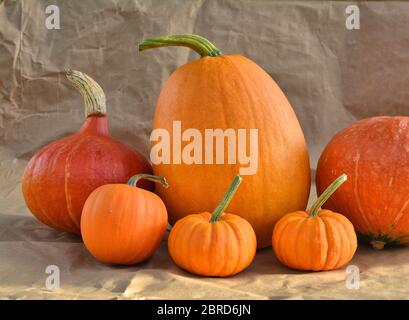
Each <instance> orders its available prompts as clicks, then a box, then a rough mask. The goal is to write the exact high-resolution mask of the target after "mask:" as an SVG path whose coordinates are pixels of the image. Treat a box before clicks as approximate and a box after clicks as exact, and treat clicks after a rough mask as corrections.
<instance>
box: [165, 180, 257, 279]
mask: <svg viewBox="0 0 409 320" xmlns="http://www.w3.org/2000/svg"><path fill="white" fill-rule="evenodd" d="M240 182H241V178H240V176H237V177H236V178H235V179H234V180H233V182H232V184H231V186H230V188H229V189H228V190H227V192H226V194H225V195H224V197H223V199H222V200H221V202H220V203H219V205H218V206H217V207H216V209H215V210H214V211H213V213H210V212H203V213H199V214H192V215H188V216H186V217H184V218H182V219H180V220H178V221H177V222H176V224H175V225H174V226H173V228H172V229H171V231H170V234H169V238H168V249H169V254H170V256H171V257H172V259H173V261H174V262H175V263H176V264H177V265H178V266H179V267H181V268H182V269H184V270H187V271H189V272H191V273H194V274H198V275H203V276H212V277H226V276H232V275H234V274H237V273H239V272H241V271H242V270H244V269H245V268H247V267H248V266H249V265H250V263H251V262H252V261H253V259H254V256H255V254H256V248H257V240H256V235H255V233H254V230H253V228H252V227H251V225H250V223H248V222H247V221H246V220H245V219H243V218H241V217H239V216H238V215H235V214H229V213H224V210H225V209H226V208H227V206H228V204H229V202H230V200H231V199H232V197H233V195H234V193H235V192H236V190H237V188H238V186H239V184H240ZM181 201H182V202H183V200H181Z"/></svg>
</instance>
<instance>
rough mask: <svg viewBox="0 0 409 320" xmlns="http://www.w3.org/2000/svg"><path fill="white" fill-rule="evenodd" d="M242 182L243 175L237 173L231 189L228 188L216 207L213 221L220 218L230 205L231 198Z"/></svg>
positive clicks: (211, 219)
mask: <svg viewBox="0 0 409 320" xmlns="http://www.w3.org/2000/svg"><path fill="white" fill-rule="evenodd" d="M240 183H241V177H240V176H238V175H237V176H236V177H235V178H234V180H233V182H232V183H231V185H230V187H229V189H227V191H226V193H225V194H224V196H223V198H222V200H221V201H220V203H219V204H218V206H217V207H216V209H214V211H213V213H212V216H211V218H210V222H211V223H213V222H216V221H219V220H220V218H221V216H222V214H223V212H224V210H225V209H226V208H227V206H228V205H229V203H230V201H231V199H232V198H233V196H234V194H235V193H236V191H237V189H238V187H239V185H240Z"/></svg>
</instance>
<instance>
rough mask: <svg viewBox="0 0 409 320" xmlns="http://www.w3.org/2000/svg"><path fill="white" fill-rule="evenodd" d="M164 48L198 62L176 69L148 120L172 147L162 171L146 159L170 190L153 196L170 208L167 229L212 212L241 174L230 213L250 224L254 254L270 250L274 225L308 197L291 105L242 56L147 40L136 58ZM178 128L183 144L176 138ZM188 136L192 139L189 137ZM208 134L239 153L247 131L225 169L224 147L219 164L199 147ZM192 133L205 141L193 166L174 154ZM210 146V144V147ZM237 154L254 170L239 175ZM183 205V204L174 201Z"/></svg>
mask: <svg viewBox="0 0 409 320" xmlns="http://www.w3.org/2000/svg"><path fill="white" fill-rule="evenodd" d="M163 46H186V47H190V48H191V49H193V50H195V51H196V52H198V53H199V54H200V55H201V58H200V59H198V60H194V61H192V62H189V63H187V64H185V65H183V66H182V67H180V68H178V69H177V70H176V71H175V72H174V73H173V74H172V75H171V76H170V78H169V79H168V80H167V81H166V82H165V84H164V86H163V88H162V91H161V93H160V96H159V99H158V102H157V106H156V112H155V116H154V123H153V128H154V130H155V129H164V130H166V131H167V132H168V133H169V134H170V141H171V144H172V148H170V150H169V154H170V155H169V159H170V161H169V162H168V163H166V161H157V160H158V157H157V156H156V153H152V152H151V160H152V162H153V170H154V173H155V174H156V175H162V176H166V178H167V179H168V181H169V184H170V186H171V187H170V188H169V189H167V190H166V189H164V188H161V187H159V188H158V189H157V192H158V194H159V195H160V196H161V198H162V199H163V200H164V202H165V204H166V206H167V208H168V212H169V220H170V223H171V224H174V223H175V222H176V221H177V220H179V219H181V218H183V217H184V216H186V215H189V214H193V213H197V212H201V211H202V210H207V211H209V210H212V208H214V207H215V206H216V205H217V203H218V201H219V195H220V194H221V193H223V190H224V188H225V187H226V186H227V185H228V184H229V182H230V177H231V176H233V175H236V174H238V173H239V174H241V175H242V176H244V175H246V183H245V184H244V185H243V186H242V188H240V190H239V191H238V193H237V195H236V197H235V198H234V199H233V201H232V203H231V205H230V212H232V213H235V214H239V215H241V216H242V217H243V218H245V219H246V220H247V221H249V222H250V223H251V224H252V226H253V228H254V230H255V232H256V234H257V243H258V246H259V247H266V246H270V245H271V230H272V228H273V226H274V223H275V222H276V221H277V220H278V219H279V218H280V217H281V216H282V215H283V214H284V213H286V212H291V211H295V210H304V209H305V206H306V204H307V200H308V195H309V190H310V167H309V158H308V151H307V148H306V144H305V140H304V136H303V133H302V130H301V127H300V125H299V123H298V120H297V117H296V115H295V113H294V111H293V109H292V107H291V105H290V104H289V102H288V100H287V98H286V96H285V95H284V94H283V92H282V91H281V89H280V88H279V87H278V85H277V84H276V83H275V82H274V80H273V79H272V78H271V77H270V76H269V75H268V74H267V73H266V72H265V71H264V70H263V69H262V68H260V67H259V66H258V65H257V64H256V63H254V62H253V61H251V60H250V59H248V58H246V57H244V56H242V55H238V54H221V52H220V51H219V50H218V49H217V48H216V47H215V46H214V45H213V44H212V43H210V42H209V41H208V40H206V39H204V38H202V37H200V36H197V35H178V36H170V37H161V38H153V39H146V40H144V41H143V42H142V43H141V44H140V45H139V50H140V51H142V50H146V49H150V48H155V47H163ZM178 121H180V127H181V128H180V129H181V131H182V135H183V136H182V137H184V138H185V139H181V138H180V136H179V132H176V131H174V128H175V127H177V125H178V123H175V122H178ZM188 129H193V130H196V131H195V132H193V131H192V130H190V133H189V134H187V131H185V130H188ZM206 129H208V130H215V129H221V130H223V132H225V133H227V131H226V130H229V129H230V131H231V130H233V131H231V132H233V133H234V134H235V137H234V139H236V140H234V141H235V142H236V144H237V146H238V143H239V139H240V134H239V133H238V130H239V129H243V130H246V131H245V133H246V135H245V136H244V137H245V139H246V140H245V142H246V146H245V147H242V148H241V150H239V147H237V150H234V149H233V148H232V149H230V150H233V154H236V156H237V157H236V161H234V159H233V157H232V160H231V161H229V160H228V159H227V158H228V150H227V145H228V143H227V142H226V141H225V148H224V157H223V158H224V159H223V160H224V161H218V159H217V151H215V152H214V153H213V154H211V153H207V154H206V152H205V145H209V141H207V142H206V141H204V140H205V137H206ZM252 129H253V130H257V132H258V139H257V145H256V144H254V145H253V146H255V148H254V149H251V148H252V147H251V146H250V142H251V138H250V130H252ZM253 132H256V131H253ZM193 133H196V134H197V133H199V134H200V135H201V137H202V139H203V141H202V146H203V147H202V148H201V149H200V150H201V152H202V153H201V154H199V152H195V158H194V160H193V161H191V162H186V161H183V159H182V161H181V160H180V157H179V153H178V152H174V147H175V146H176V147H178V146H180V147H181V149H182V150H184V151H186V150H185V149H184V148H185V147H186V146H188V145H189V144H191V143H192V141H193V138H192V136H190V137H189V135H190V134H193ZM154 138H155V137H154ZM152 140H153V139H152ZM181 140H182V141H181ZM195 140H196V141H197V140H198V139H195ZM225 140H227V139H225ZM179 141H181V142H180V144H179ZM212 141H213V142H214V143H215V144H216V142H215V141H216V139H213V140H212ZM159 143H164V142H163V141H161V140H160V139H159V138H158V141H153V148H152V151H153V150H155V147H156V146H157V145H158V144H159ZM231 143H232V144H234V142H232V141H231ZM211 149H212V150H213V147H211ZM250 149H251V150H252V151H251V150H250ZM209 150H210V149H209ZM195 151H197V150H195ZM239 151H240V152H243V151H244V152H246V155H247V156H249V157H252V159H255V156H251V154H253V155H257V158H258V159H257V161H256V160H254V162H253V163H254V167H255V166H256V165H255V163H257V168H256V170H252V169H248V172H246V173H243V171H240V170H241V169H243V168H248V167H250V162H249V163H248V164H247V163H246V162H245V161H240V160H239V156H238V152H239ZM253 151H254V153H253ZM234 152H236V153H234ZM158 154H159V152H158ZM222 156H223V155H222ZM159 160H160V159H159ZM219 160H220V159H219ZM220 162H221V163H220ZM254 167H253V168H254ZM253 173H254V174H253ZM186 186H189V187H186ZM204 190H206V191H205V192H206V194H205V196H204V195H203V192H204ZM181 198H183V199H184V200H183V201H180V199H181Z"/></svg>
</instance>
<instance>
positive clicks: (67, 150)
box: [22, 70, 153, 233]
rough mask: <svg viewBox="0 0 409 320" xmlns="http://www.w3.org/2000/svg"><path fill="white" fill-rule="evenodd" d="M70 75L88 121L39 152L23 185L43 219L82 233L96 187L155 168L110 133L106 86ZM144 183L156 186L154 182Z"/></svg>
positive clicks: (32, 207) (26, 196) (36, 213)
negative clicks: (82, 221) (85, 210)
mask: <svg viewBox="0 0 409 320" xmlns="http://www.w3.org/2000/svg"><path fill="white" fill-rule="evenodd" d="M67 77H68V79H69V80H70V81H71V83H72V84H73V85H74V86H75V87H76V88H77V89H78V90H79V91H80V92H81V94H82V95H83V96H84V101H85V114H86V117H87V119H86V121H85V123H84V125H83V126H82V128H81V129H80V130H79V131H78V132H76V133H74V134H72V135H70V136H68V137H65V138H62V139H59V140H57V141H54V142H52V143H50V144H48V145H46V146H45V147H43V148H42V149H40V150H39V151H37V152H36V153H35V154H34V156H33V157H32V158H31V160H30V161H29V163H28V164H27V166H26V168H25V171H24V175H23V182H22V189H23V194H24V199H25V202H26V204H27V206H28V208H29V209H30V211H31V212H32V213H33V214H34V216H36V217H37V218H38V219H39V220H40V221H41V222H43V223H45V224H47V225H49V226H50V227H52V228H55V229H58V230H63V231H69V232H75V233H79V232H80V219H81V211H82V208H83V206H84V203H85V200H86V199H87V197H88V196H89V194H90V193H91V192H92V191H93V190H94V189H96V188H97V187H99V186H101V185H103V184H107V183H124V182H126V181H127V180H128V179H129V177H131V176H132V175H134V174H136V173H142V172H146V173H151V170H152V169H151V166H150V164H149V162H148V161H147V160H146V159H145V158H144V157H143V156H142V155H141V154H139V153H138V152H137V151H135V150H133V149H131V148H130V147H128V146H127V145H125V144H123V143H121V142H119V141H116V140H114V139H113V138H112V137H111V136H110V134H109V132H108V120H107V118H106V116H105V113H106V107H105V94H104V92H103V91H102V88H101V87H100V86H99V85H98V84H97V83H96V82H95V81H94V80H92V79H91V78H90V77H88V76H87V75H85V74H83V73H81V72H78V71H72V70H69V71H67ZM142 183H143V184H142V185H141V186H142V187H145V188H148V189H152V187H153V184H152V183H151V182H146V181H143V182H142Z"/></svg>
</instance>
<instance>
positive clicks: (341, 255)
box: [272, 175, 357, 271]
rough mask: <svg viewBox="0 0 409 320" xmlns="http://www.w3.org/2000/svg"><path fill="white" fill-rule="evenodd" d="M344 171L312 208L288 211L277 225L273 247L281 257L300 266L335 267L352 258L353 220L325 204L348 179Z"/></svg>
mask: <svg viewBox="0 0 409 320" xmlns="http://www.w3.org/2000/svg"><path fill="white" fill-rule="evenodd" d="M346 178H347V176H346V175H342V176H340V177H339V178H338V179H337V180H335V181H334V182H333V183H332V184H331V185H330V186H329V187H328V188H327V189H326V190H325V191H324V192H323V193H322V194H321V196H320V197H319V198H318V199H317V201H316V202H315V203H314V204H313V206H312V207H311V210H310V211H309V212H306V211H297V212H292V213H288V214H286V215H285V216H284V217H282V218H281V219H280V220H279V221H278V222H277V224H276V225H275V227H274V231H273V238H272V242H273V249H274V252H275V254H276V256H277V259H278V260H279V261H280V262H282V263H283V264H284V265H286V266H288V267H290V268H293V269H297V270H309V271H310V270H312V271H320V270H333V269H338V268H341V267H342V266H344V265H345V264H347V263H348V262H349V261H351V259H352V257H353V256H354V254H355V251H356V248H357V238H356V234H355V231H354V227H353V225H352V223H351V222H350V221H349V220H348V219H347V218H346V217H345V216H343V215H342V214H339V213H336V212H332V211H330V210H321V206H322V205H323V203H325V201H326V200H327V199H328V198H329V197H330V196H331V194H332V193H333V192H335V190H336V189H337V188H338V187H339V186H340V185H341V184H342V183H344V182H345V181H346Z"/></svg>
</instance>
